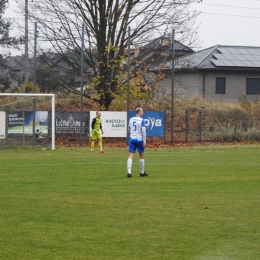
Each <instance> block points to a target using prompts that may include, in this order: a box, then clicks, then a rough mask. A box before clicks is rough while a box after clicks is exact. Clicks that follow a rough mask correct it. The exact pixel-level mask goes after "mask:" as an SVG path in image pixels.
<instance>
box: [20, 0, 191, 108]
mask: <svg viewBox="0 0 260 260" xmlns="http://www.w3.org/2000/svg"><path fill="white" fill-rule="evenodd" d="M21 2H22V1H21ZM192 2H194V0H56V1H52V0H36V1H34V2H32V3H31V7H30V10H29V16H30V17H31V18H33V19H34V20H35V21H37V22H38V24H39V27H38V30H39V37H41V39H42V40H45V41H46V42H48V43H49V44H51V47H52V48H53V49H55V51H56V52H58V53H61V54H66V53H67V52H71V51H73V52H76V53H77V55H75V60H74V62H75V63H76V64H79V62H78V60H79V59H78V58H79V55H80V49H81V37H82V35H81V30H82V26H83V24H84V28H85V39H86V42H85V50H84V53H85V58H84V62H85V64H87V65H88V70H85V72H89V75H91V79H90V78H89V80H90V81H92V85H93V86H94V89H95V93H96V95H94V96H93V95H92V96H90V95H88V94H87V93H85V95H86V96H87V97H89V98H92V99H93V100H95V101H97V102H98V103H99V104H100V106H102V107H104V108H105V109H108V106H109V104H110V103H111V102H112V100H113V95H112V94H113V92H115V91H116V87H117V85H118V82H119V81H121V79H120V78H119V76H118V75H122V74H119V72H120V73H122V69H123V65H124V62H123V60H124V58H123V57H124V56H125V54H126V52H125V50H126V49H127V48H126V47H127V28H128V26H130V27H131V35H130V38H131V43H132V45H142V44H144V43H146V42H147V41H149V40H151V39H152V38H154V37H159V36H161V35H165V34H171V31H172V29H173V28H175V30H176V36H177V37H178V39H179V40H180V41H182V42H184V43H185V44H187V45H188V46H191V45H192V44H194V27H193V25H194V24H193V23H194V19H195V17H196V13H191V12H190V11H189V9H188V7H189V5H190V4H191V3H192ZM136 59H138V57H137V58H136ZM135 64H136V63H135ZM133 69H134V68H133ZM86 78H87V74H86ZM67 87H68V88H69V86H67ZM92 93H93V92H92Z"/></svg>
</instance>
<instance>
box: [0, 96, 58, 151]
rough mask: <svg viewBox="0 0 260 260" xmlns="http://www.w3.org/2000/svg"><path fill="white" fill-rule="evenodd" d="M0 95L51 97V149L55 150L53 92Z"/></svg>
mask: <svg viewBox="0 0 260 260" xmlns="http://www.w3.org/2000/svg"><path fill="white" fill-rule="evenodd" d="M1 96H7V97H12V96H17V97H51V117H52V118H51V149H52V150H55V94H27V93H26V94H25V93H0V97H1Z"/></svg>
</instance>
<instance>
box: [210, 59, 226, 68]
mask: <svg viewBox="0 0 260 260" xmlns="http://www.w3.org/2000/svg"><path fill="white" fill-rule="evenodd" d="M210 61H211V62H212V63H213V64H214V65H215V66H217V67H218V66H220V67H223V66H225V65H224V64H223V63H222V62H221V61H220V60H210Z"/></svg>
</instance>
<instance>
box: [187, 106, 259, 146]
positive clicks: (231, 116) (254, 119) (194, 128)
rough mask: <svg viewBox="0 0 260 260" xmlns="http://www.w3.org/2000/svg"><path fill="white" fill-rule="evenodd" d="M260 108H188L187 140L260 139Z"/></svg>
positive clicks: (227, 140)
mask: <svg viewBox="0 0 260 260" xmlns="http://www.w3.org/2000/svg"><path fill="white" fill-rule="evenodd" d="M259 114H260V113H259V108H258V109H247V110H243V109H241V110H240V109H232V110H199V109H187V110H186V116H185V121H186V122H185V125H186V129H185V142H236V141H238V142H244V141H259V140H260V116H259Z"/></svg>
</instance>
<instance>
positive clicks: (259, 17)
mask: <svg viewBox="0 0 260 260" xmlns="http://www.w3.org/2000/svg"><path fill="white" fill-rule="evenodd" d="M259 1H260V0H259ZM200 13H202V14H214V15H225V16H236V17H244V18H257V19H260V16H246V15H238V14H221V13H210V12H200Z"/></svg>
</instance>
